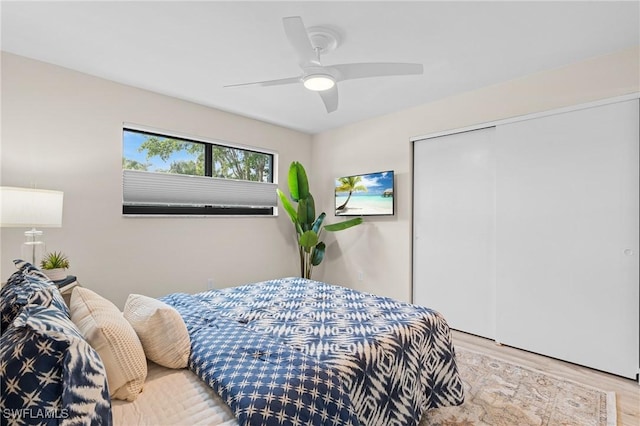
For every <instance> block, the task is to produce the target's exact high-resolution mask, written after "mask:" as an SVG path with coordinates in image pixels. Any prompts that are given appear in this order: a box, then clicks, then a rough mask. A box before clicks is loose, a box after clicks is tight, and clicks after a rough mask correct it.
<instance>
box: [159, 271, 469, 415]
mask: <svg viewBox="0 0 640 426" xmlns="http://www.w3.org/2000/svg"><path fill="white" fill-rule="evenodd" d="M161 300H162V301H163V302H165V303H167V304H168V305H170V306H172V307H174V308H175V309H176V310H177V311H178V312H179V313H180V315H181V316H182V318H183V320H184V322H185V324H186V326H187V329H188V331H189V335H190V337H191V350H192V353H191V356H190V359H189V369H190V370H191V371H193V372H194V373H195V374H196V375H197V376H198V377H200V379H201V380H202V381H203V382H205V383H207V384H208V385H209V386H210V387H211V388H212V389H213V390H215V391H216V393H217V394H219V395H220V396H221V397H222V400H224V401H225V403H226V404H227V405H228V406H230V407H231V409H232V410H233V411H234V412H235V413H236V417H237V418H238V421H239V423H240V424H252V425H253V424H282V423H281V422H285V423H286V422H291V423H292V424H296V423H297V424H314V425H315V424H341V425H343V424H344V425H347V424H353V425H357V424H363V425H413V424H417V423H418V422H419V420H420V418H421V416H422V414H423V413H424V411H425V410H428V409H430V408H436V407H441V406H450V405H459V404H461V403H462V402H463V391H462V384H461V381H460V378H459V376H458V373H457V368H456V363H455V353H454V348H453V346H452V344H451V337H450V332H449V328H448V326H447V323H446V321H445V320H444V318H443V317H442V316H441V315H440V314H439V313H437V312H435V311H433V310H430V309H427V308H423V307H419V306H415V305H411V304H407V303H402V302H399V301H396V300H393V299H389V298H384V297H380V296H375V295H372V294H367V293H362V292H358V291H355V290H351V289H348V288H344V287H340V286H335V285H330V284H326V283H322V282H318V281H312V280H307V279H303V278H285V279H277V280H270V281H265V282H260V283H255V284H249V285H244V286H239V287H234V288H230V289H224V290H217V291H209V292H204V293H200V294H196V295H189V294H181V293H177V294H171V295H168V296H166V297H163V298H161ZM292 365H295V366H296V368H294V369H293V370H292V367H291V366H292ZM283 389H285V390H284V391H283ZM283 401H284V402H283ZM301 401H303V402H301Z"/></svg>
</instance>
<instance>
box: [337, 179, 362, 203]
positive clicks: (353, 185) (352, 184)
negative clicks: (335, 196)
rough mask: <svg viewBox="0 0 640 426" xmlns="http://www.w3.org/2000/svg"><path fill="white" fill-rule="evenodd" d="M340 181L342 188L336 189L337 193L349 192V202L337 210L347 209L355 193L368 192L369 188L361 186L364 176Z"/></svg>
mask: <svg viewBox="0 0 640 426" xmlns="http://www.w3.org/2000/svg"><path fill="white" fill-rule="evenodd" d="M338 181H339V182H340V186H337V187H336V192H349V196H348V197H347V201H345V202H344V203H343V204H342V205H341V206H339V207H337V208H336V210H344V209H346V208H347V204H348V203H349V200H350V199H351V194H353V193H354V192H356V191H364V192H366V191H367V187H366V186H364V185H361V184H360V182H362V176H349V177H343V178H339V179H338Z"/></svg>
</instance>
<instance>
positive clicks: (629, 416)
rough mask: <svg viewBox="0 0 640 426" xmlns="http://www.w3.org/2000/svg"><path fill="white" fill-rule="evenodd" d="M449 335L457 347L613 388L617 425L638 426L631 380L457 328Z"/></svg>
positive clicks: (638, 396)
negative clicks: (502, 343) (500, 342)
mask: <svg viewBox="0 0 640 426" xmlns="http://www.w3.org/2000/svg"><path fill="white" fill-rule="evenodd" d="M452 337H453V343H454V346H456V347H458V346H459V347H464V348H466V349H470V350H474V351H476V352H482V353H486V354H488V355H492V356H495V357H498V358H502V359H504V360H507V361H512V362H514V363H517V364H520V365H524V366H527V367H530V368H535V369H537V370H541V371H544V372H546V373H549V374H552V375H555V376H559V377H565V378H567V379H570V380H574V381H576V382H579V383H584V384H588V385H591V386H593V387H596V388H599V389H602V390H606V391H613V392H615V393H616V406H617V407H616V408H617V413H618V416H617V418H618V426H640V385H638V382H636V381H634V380H630V379H624V378H622V377H619V376H614V375H612V374H607V373H603V372H601V371H597V370H592V369H590V368H586V367H582V366H579V365H575V364H571V363H568V362H564V361H559V360H557V359H553V358H548V357H545V356H542V355H537V354H533V353H531V352H527V351H522V350H519V349H515V348H512V347H509V346H500V345H497V344H496V343H495V342H494V341H493V340H489V339H485V338H482V337H478V336H474V335H471V334H467V333H463V332H460V331H456V330H453V331H452Z"/></svg>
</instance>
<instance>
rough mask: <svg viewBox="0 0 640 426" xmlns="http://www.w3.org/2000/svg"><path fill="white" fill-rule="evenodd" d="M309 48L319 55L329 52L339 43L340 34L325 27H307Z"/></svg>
mask: <svg viewBox="0 0 640 426" xmlns="http://www.w3.org/2000/svg"><path fill="white" fill-rule="evenodd" d="M307 33H308V34H309V40H310V41H311V46H313V48H314V49H315V50H316V51H317V52H318V53H319V54H323V55H324V54H325V53H327V52H331V51H332V50H334V49H335V48H336V47H338V44H339V43H340V34H338V32H337V31H334V30H332V29H330V28H327V27H309V28H307Z"/></svg>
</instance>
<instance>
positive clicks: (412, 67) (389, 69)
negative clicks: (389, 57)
mask: <svg viewBox="0 0 640 426" xmlns="http://www.w3.org/2000/svg"><path fill="white" fill-rule="evenodd" d="M331 68H335V69H336V70H338V72H339V73H340V80H352V79H355V78H368V77H382V76H391V75H413V74H422V73H423V72H424V67H423V66H422V64H406V63H394V62H371V63H361V64H338V65H331Z"/></svg>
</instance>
